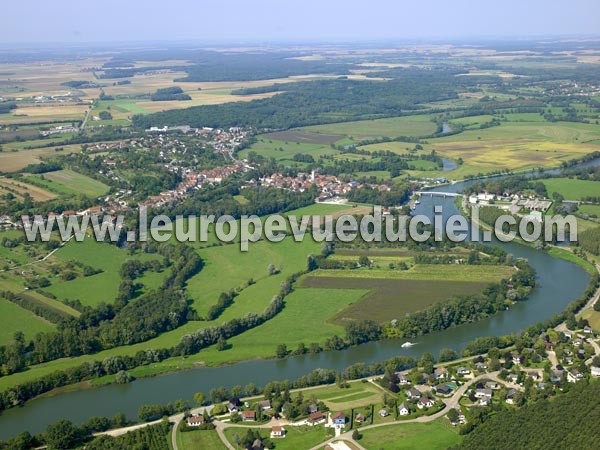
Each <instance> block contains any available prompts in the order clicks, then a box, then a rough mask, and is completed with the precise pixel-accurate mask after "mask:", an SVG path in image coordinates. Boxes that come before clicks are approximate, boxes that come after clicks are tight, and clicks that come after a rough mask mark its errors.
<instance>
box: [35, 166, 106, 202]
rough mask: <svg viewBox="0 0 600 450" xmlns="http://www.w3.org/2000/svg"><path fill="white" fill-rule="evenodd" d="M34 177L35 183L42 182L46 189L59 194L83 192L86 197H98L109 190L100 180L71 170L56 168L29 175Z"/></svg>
mask: <svg viewBox="0 0 600 450" xmlns="http://www.w3.org/2000/svg"><path fill="white" fill-rule="evenodd" d="M30 176H31V177H35V178H36V182H37V183H41V184H43V185H44V186H45V187H46V188H47V189H48V190H50V191H52V192H55V193H57V194H60V195H78V194H83V195H86V196H88V197H100V196H101V195H105V194H106V193H108V191H109V187H108V186H106V185H105V184H104V183H101V182H100V181H97V180H94V179H93V178H90V177H88V176H86V175H82V174H80V173H77V172H73V171H72V170H69V169H65V170H58V171H56V172H48V173H45V174H43V178H42V175H30Z"/></svg>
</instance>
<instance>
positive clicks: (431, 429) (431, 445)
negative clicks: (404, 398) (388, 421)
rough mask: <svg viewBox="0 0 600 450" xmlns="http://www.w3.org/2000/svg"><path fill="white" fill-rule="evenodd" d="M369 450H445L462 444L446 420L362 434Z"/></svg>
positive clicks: (363, 444)
mask: <svg viewBox="0 0 600 450" xmlns="http://www.w3.org/2000/svg"><path fill="white" fill-rule="evenodd" d="M362 435H363V438H362V439H361V440H360V445H362V446H363V447H365V448H366V449H367V450H419V449H427V450H445V449H446V448H448V447H452V446H453V445H456V444H458V443H459V442H460V440H461V437H460V436H459V434H458V432H457V430H455V429H452V427H451V425H450V424H449V422H448V421H447V420H446V419H445V418H441V419H438V420H435V421H433V422H429V423H399V424H398V425H389V426H386V427H380V428H374V429H371V430H365V431H363V432H362Z"/></svg>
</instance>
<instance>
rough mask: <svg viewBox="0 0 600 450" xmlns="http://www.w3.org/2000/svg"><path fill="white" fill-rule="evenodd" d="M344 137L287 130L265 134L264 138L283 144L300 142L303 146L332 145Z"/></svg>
mask: <svg viewBox="0 0 600 450" xmlns="http://www.w3.org/2000/svg"><path fill="white" fill-rule="evenodd" d="M344 137H345V136H343V135H341V134H325V133H318V132H315V133H313V132H310V131H303V130H288V131H277V132H275V133H269V134H265V135H264V138H265V139H269V140H276V141H284V142H301V143H304V144H319V145H329V144H333V143H335V142H337V141H339V140H340V139H343V138H344Z"/></svg>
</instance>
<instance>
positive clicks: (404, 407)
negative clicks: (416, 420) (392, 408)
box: [398, 403, 410, 416]
mask: <svg viewBox="0 0 600 450" xmlns="http://www.w3.org/2000/svg"><path fill="white" fill-rule="evenodd" d="M398 414H400V415H401V416H408V415H409V414H410V409H408V405H407V404H406V403H402V404H401V405H400V406H398Z"/></svg>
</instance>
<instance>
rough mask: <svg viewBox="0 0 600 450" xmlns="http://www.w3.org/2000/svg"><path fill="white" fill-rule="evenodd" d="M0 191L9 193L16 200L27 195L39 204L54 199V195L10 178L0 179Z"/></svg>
mask: <svg viewBox="0 0 600 450" xmlns="http://www.w3.org/2000/svg"><path fill="white" fill-rule="evenodd" d="M0 189H1V190H3V191H6V192H11V193H12V194H14V195H15V196H16V197H17V198H23V196H24V195H25V194H29V195H31V198H33V199H34V200H37V201H41V202H45V201H47V200H52V199H53V198H56V195H55V194H54V193H52V192H48V191H47V190H45V189H42V188H40V187H38V186H33V185H31V184H26V183H23V182H21V181H17V180H14V179H11V178H0Z"/></svg>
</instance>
